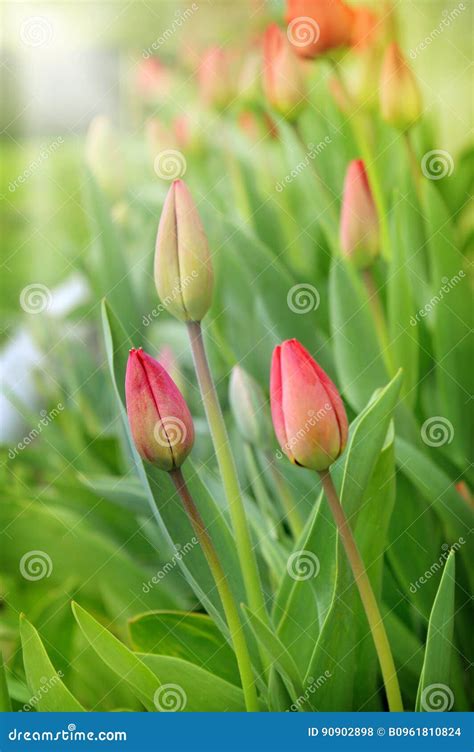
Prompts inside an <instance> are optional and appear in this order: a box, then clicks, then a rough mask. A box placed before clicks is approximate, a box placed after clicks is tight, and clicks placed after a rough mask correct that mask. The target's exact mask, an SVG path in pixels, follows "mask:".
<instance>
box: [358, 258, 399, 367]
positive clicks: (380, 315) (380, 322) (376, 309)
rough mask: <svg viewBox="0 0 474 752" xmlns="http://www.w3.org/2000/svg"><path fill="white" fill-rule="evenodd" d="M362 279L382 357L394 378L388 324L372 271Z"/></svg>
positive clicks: (365, 273) (366, 270) (369, 270)
mask: <svg viewBox="0 0 474 752" xmlns="http://www.w3.org/2000/svg"><path fill="white" fill-rule="evenodd" d="M362 279H363V282H364V285H365V289H366V291H367V297H368V300H369V305H370V308H371V311H372V316H373V319H374V324H375V330H376V332H377V337H378V340H379V343H380V348H381V350H382V357H383V359H384V361H385V365H386V366H387V369H388V372H389V375H390V376H393V375H394V373H395V367H394V364H393V357H392V347H391V344H390V337H389V334H388V327H387V322H386V320H385V312H384V310H383V307H382V302H381V300H380V295H379V292H378V290H377V286H376V284H375V280H374V275H373V273H372V269H363V271H362Z"/></svg>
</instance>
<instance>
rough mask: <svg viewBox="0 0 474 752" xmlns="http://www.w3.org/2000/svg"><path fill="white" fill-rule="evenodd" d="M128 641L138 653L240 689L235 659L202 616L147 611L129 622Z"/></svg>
mask: <svg viewBox="0 0 474 752" xmlns="http://www.w3.org/2000/svg"><path fill="white" fill-rule="evenodd" d="M129 630H130V638H131V641H132V645H133V647H134V649H135V650H138V651H139V652H141V653H153V654H156V655H167V656H170V657H173V658H181V659H183V660H187V661H189V662H190V663H195V664H196V665H197V666H200V667H201V668H205V669H206V670H208V671H210V672H211V673H212V674H215V675H216V676H220V677H221V678H222V679H225V680H226V681H228V682H230V683H231V684H235V685H237V686H239V685H240V676H239V669H238V666H237V661H236V659H235V655H234V652H233V650H232V649H231V647H230V646H229V644H228V643H227V642H226V641H225V639H224V637H223V636H222V633H221V632H220V631H219V629H218V628H217V627H216V625H215V624H214V622H213V621H212V619H211V618H210V617H209V616H207V615H206V614H193V613H186V612H185V611H150V612H149V613H146V614H139V615H138V616H135V617H134V618H133V619H131V620H130V621H129Z"/></svg>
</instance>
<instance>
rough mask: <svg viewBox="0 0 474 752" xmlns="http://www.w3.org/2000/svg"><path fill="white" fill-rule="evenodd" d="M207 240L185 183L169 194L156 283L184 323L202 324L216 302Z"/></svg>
mask: <svg viewBox="0 0 474 752" xmlns="http://www.w3.org/2000/svg"><path fill="white" fill-rule="evenodd" d="M212 283H213V274H212V265H211V256H210V253H209V248H208V244H207V238H206V235H205V232H204V228H203V226H202V223H201V220H200V218H199V214H198V212H197V208H196V205H195V203H194V201H193V199H192V196H191V194H190V192H189V190H188V188H187V187H186V185H185V183H183V181H182V180H175V181H174V182H173V184H172V186H171V188H170V190H169V192H168V195H167V197H166V201H165V204H164V206H163V211H162V214H161V219H160V224H159V227H158V236H157V238H156V253H155V284H156V289H157V290H158V295H159V296H160V298H161V302H162V304H163V305H164V306H165V308H167V309H168V310H169V312H170V313H171V314H172V315H173V316H175V317H176V318H177V319H180V320H181V321H201V319H202V318H203V317H204V316H205V315H206V313H207V311H208V310H209V308H210V306H211V302H212V287H213V284H212Z"/></svg>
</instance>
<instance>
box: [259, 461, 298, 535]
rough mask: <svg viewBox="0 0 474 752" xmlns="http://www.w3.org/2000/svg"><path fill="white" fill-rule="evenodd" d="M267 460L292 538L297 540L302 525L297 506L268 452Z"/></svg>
mask: <svg viewBox="0 0 474 752" xmlns="http://www.w3.org/2000/svg"><path fill="white" fill-rule="evenodd" d="M267 460H268V463H269V467H270V472H271V474H272V476H273V480H274V481H275V485H276V487H277V489H278V493H279V494H280V498H281V500H282V502H283V506H284V509H285V512H286V517H287V520H288V524H289V526H290V529H291V532H292V533H293V537H294V539H295V540H298V538H299V537H300V535H301V533H302V532H303V527H304V524H303V520H302V519H301V517H300V514H299V511H298V507H297V506H296V504H295V500H294V498H293V495H292V493H291V491H290V490H289V488H288V485H287V483H286V480H285V478H284V477H283V475H282V473H281V472H280V470H279V469H278V467H277V466H276V464H275V460H274V458H273V456H272V455H271V454H270V453H268V454H267Z"/></svg>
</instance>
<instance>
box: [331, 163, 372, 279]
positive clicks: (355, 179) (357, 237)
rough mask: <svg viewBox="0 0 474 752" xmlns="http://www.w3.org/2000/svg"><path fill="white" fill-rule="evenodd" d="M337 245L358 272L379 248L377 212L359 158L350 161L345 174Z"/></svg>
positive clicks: (362, 164)
mask: <svg viewBox="0 0 474 752" xmlns="http://www.w3.org/2000/svg"><path fill="white" fill-rule="evenodd" d="M340 242H341V250H342V253H343V254H344V256H347V257H349V258H350V259H351V261H352V262H353V263H354V265H355V266H356V267H357V268H358V269H364V268H366V267H368V266H370V265H371V264H372V263H373V261H374V259H375V257H376V256H377V254H378V252H379V249H380V238H379V222H378V217H377V209H376V207H375V203H374V199H373V197H372V191H371V190H370V186H369V181H368V180H367V174H366V171H365V167H364V162H363V161H362V159H354V160H353V161H352V162H351V163H350V164H349V167H348V169H347V172H346V178H345V181H344V196H343V201H342V214H341V227H340Z"/></svg>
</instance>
